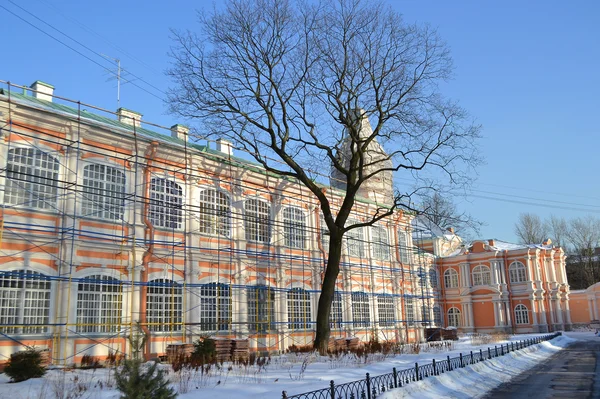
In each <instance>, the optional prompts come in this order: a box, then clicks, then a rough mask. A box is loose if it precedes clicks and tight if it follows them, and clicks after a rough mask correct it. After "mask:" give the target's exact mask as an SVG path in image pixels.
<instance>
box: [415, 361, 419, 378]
mask: <svg viewBox="0 0 600 399" xmlns="http://www.w3.org/2000/svg"><path fill="white" fill-rule="evenodd" d="M415 378H416V380H415V381H419V363H415Z"/></svg>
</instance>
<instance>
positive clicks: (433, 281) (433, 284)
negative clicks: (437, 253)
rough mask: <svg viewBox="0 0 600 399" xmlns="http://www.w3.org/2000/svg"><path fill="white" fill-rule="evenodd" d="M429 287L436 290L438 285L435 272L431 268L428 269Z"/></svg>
mask: <svg viewBox="0 0 600 399" xmlns="http://www.w3.org/2000/svg"><path fill="white" fill-rule="evenodd" d="M429 285H430V286H431V287H432V288H437V285H438V277H437V271H436V270H435V268H433V267H430V268H429Z"/></svg>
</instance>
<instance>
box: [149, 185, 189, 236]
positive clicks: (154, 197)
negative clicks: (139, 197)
mask: <svg viewBox="0 0 600 399" xmlns="http://www.w3.org/2000/svg"><path fill="white" fill-rule="evenodd" d="M182 208H183V190H182V188H181V186H180V185H179V184H177V183H175V182H173V181H171V180H167V179H160V178H154V179H152V180H151V181H150V214H149V218H150V221H151V222H152V224H154V226H156V227H163V228H168V229H177V230H179V229H181V228H182V227H183V226H182V225H183V217H182Z"/></svg>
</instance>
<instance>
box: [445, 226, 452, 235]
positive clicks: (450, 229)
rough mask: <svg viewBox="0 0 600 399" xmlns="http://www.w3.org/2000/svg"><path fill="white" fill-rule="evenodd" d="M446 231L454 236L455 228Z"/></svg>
mask: <svg viewBox="0 0 600 399" xmlns="http://www.w3.org/2000/svg"><path fill="white" fill-rule="evenodd" d="M446 230H448V232H449V233H450V234H454V227H448V228H447V229H446Z"/></svg>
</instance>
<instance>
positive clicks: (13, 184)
mask: <svg viewBox="0 0 600 399" xmlns="http://www.w3.org/2000/svg"><path fill="white" fill-rule="evenodd" d="M15 153H18V154H17V155H15ZM17 160H18V161H19V162H17ZM59 173H60V164H59V161H58V158H56V157H54V156H52V155H50V154H49V153H48V152H45V151H42V150H40V149H37V148H33V147H16V148H11V149H9V150H8V153H7V161H6V183H5V187H4V203H5V204H7V205H14V206H20V207H25V208H33V209H45V210H56V207H57V204H58V190H59V184H58V183H59ZM32 180H33V181H32Z"/></svg>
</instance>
